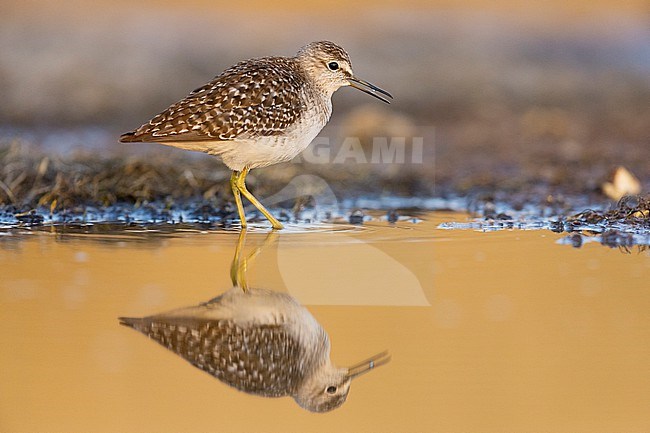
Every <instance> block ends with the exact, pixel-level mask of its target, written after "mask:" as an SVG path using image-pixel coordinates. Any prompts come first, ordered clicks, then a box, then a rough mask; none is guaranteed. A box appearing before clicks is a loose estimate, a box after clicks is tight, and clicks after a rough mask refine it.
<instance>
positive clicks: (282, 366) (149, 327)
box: [120, 317, 302, 397]
mask: <svg viewBox="0 0 650 433" xmlns="http://www.w3.org/2000/svg"><path fill="white" fill-rule="evenodd" d="M120 320H121V323H122V324H124V325H127V326H130V327H132V328H134V329H136V330H138V331H140V332H141V333H143V334H144V335H146V336H148V337H149V338H151V339H153V340H155V341H157V342H158V343H160V344H161V345H163V346H165V347H166V348H167V349H169V350H171V351H172V352H174V353H176V354H177V355H180V356H181V357H183V358H184V359H186V360H187V361H189V362H190V363H191V364H192V365H194V366H195V367H198V368H200V369H201V370H203V371H206V372H208V373H210V374H211V375H213V376H215V377H216V378H218V379H219V380H221V381H222V382H225V383H226V384H228V385H230V386H232V387H235V388H237V389H239V390H241V391H244V392H248V393H251V394H257V395H262V396H266V397H282V396H286V395H292V394H293V393H294V392H295V390H296V389H297V387H298V385H299V383H300V381H301V379H302V374H301V371H300V369H299V365H300V362H299V361H300V355H301V354H300V346H299V344H298V342H297V341H296V340H294V339H293V338H292V337H291V336H290V335H289V334H288V333H287V332H286V329H285V328H284V327H283V326H282V325H261V326H259V325H251V326H245V327H244V326H240V325H237V324H235V323H234V322H232V321H228V320H214V321H207V320H196V319H192V318H188V319H183V318H169V319H161V318H156V317H152V318H143V319H131V318H121V319H120Z"/></svg>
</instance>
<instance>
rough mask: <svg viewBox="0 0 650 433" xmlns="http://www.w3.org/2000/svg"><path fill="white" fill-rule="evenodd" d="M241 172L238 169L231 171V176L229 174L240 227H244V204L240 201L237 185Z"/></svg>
mask: <svg viewBox="0 0 650 433" xmlns="http://www.w3.org/2000/svg"><path fill="white" fill-rule="evenodd" d="M240 176H241V173H240V172H239V171H233V172H232V176H230V188H232V195H234V196H235V204H236V205H237V213H238V214H239V220H240V221H241V228H242V229H245V228H246V214H245V213H244V205H243V204H242V202H241V193H240V192H239V188H238V187H237V182H238V179H239V177H240Z"/></svg>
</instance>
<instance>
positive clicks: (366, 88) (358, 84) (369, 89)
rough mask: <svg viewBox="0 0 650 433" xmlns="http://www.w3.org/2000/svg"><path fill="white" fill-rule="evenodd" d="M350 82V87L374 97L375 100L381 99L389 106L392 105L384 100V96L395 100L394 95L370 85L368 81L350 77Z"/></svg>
mask: <svg viewBox="0 0 650 433" xmlns="http://www.w3.org/2000/svg"><path fill="white" fill-rule="evenodd" d="M348 82H349V83H350V86H352V87H354V88H355V89H359V90H361V91H362V92H364V93H367V94H369V95H371V96H374V97H375V98H377V99H380V100H382V101H384V102H385V103H387V104H390V101H389V100H388V99H386V98H384V97H383V96H382V95H385V96H388V97H389V98H390V99H393V95H391V94H390V93H388V92H387V91H385V90H383V89H380V88H379V87H377V86H375V85H374V84H370V83H369V82H367V81H364V80H361V79H359V78H355V77H350V78H348Z"/></svg>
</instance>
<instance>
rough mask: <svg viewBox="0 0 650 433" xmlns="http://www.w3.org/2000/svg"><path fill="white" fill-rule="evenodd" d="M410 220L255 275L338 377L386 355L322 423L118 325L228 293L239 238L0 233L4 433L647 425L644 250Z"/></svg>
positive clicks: (281, 252) (264, 259)
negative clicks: (291, 312) (310, 320)
mask: <svg viewBox="0 0 650 433" xmlns="http://www.w3.org/2000/svg"><path fill="white" fill-rule="evenodd" d="M422 218H423V221H422V222H419V223H413V222H411V221H402V222H399V223H398V224H397V225H394V226H391V225H388V224H387V223H384V222H374V223H370V224H366V225H364V226H362V227H355V226H348V225H343V224H338V225H333V226H327V225H318V226H310V227H293V228H290V229H289V230H288V231H286V232H280V233H279V235H278V237H277V241H275V242H272V243H271V245H269V246H267V247H266V248H265V249H264V250H263V251H262V252H261V253H260V255H259V256H258V257H257V258H256V259H255V262H254V263H252V264H251V266H250V269H249V272H248V280H249V284H250V285H251V286H253V287H262V288H267V289H272V290H277V291H282V292H288V293H290V294H291V295H292V296H294V297H296V298H297V299H298V300H300V301H301V302H302V303H303V304H304V305H306V307H307V308H308V309H309V311H310V312H311V313H312V314H313V315H314V317H315V318H316V319H317V320H318V321H319V322H320V324H321V325H322V326H323V328H324V329H325V330H326V331H327V332H328V333H329V336H330V338H331V340H332V359H333V361H334V362H335V363H337V364H341V365H348V364H351V363H354V362H356V361H358V360H360V359H363V358H365V357H367V356H368V355H371V354H373V353H377V352H380V351H381V350H384V349H387V350H389V351H390V353H391V355H392V361H391V362H390V363H389V364H388V365H386V366H383V367H381V368H379V369H377V370H376V371H373V372H371V373H370V374H367V375H365V376H363V377H362V378H359V379H358V380H355V382H354V383H353V385H352V390H351V392H350V395H349V397H348V400H347V402H346V403H345V404H344V405H343V406H342V407H341V408H339V409H337V410H335V411H333V412H330V413H327V414H324V415H317V414H312V413H309V412H306V411H304V410H302V409H300V408H299V407H298V406H297V405H296V404H295V403H294V402H293V400H291V399H290V398H280V399H269V398H262V397H254V396H250V395H247V394H244V393H241V392H238V391H236V390H234V389H232V388H229V387H227V386H226V385H224V384H222V383H220V382H219V381H217V380H216V379H214V378H212V377H210V376H209V375H207V374H205V373H203V372H201V371H199V370H198V369H196V368H193V367H192V366H190V365H189V364H187V363H186V362H185V361H183V360H182V359H181V358H179V357H178V356H176V355H175V354H173V353H172V352H170V351H167V350H166V349H164V348H163V347H161V346H159V345H157V344H155V343H154V342H152V341H150V340H148V339H146V338H144V337H143V336H142V335H139V334H138V333H136V332H133V331H131V330H129V329H126V328H124V327H121V326H119V324H118V320H117V317H118V316H145V315H150V314H154V313H159V312H162V311H166V310H170V309H174V308H178V307H183V306H189V305H196V304H198V303H199V302H203V301H206V300H208V299H210V298H212V297H214V296H216V295H218V294H220V293H222V292H223V291H225V290H227V289H229V288H230V287H231V286H232V283H231V281H230V277H229V271H230V263H231V260H232V257H233V254H234V248H235V245H236V242H237V233H236V232H224V231H214V230H213V231H207V232H201V231H198V230H185V231H175V230H171V231H167V232H165V233H162V232H156V231H147V230H137V231H136V230H131V231H122V232H111V233H106V234H96V233H95V234H83V233H78V232H76V233H71V234H62V233H61V230H60V229H52V232H51V233H49V232H47V231H43V232H31V233H30V232H25V233H21V234H15V233H14V234H4V235H2V236H0V272H1V274H0V303H1V304H0V305H1V309H0V311H1V314H2V323H3V326H2V327H1V328H0V338H1V341H2V342H3V350H2V351H1V352H0V365H1V366H2V368H0V389H2V392H0V430H2V431H8V432H9V431H10V432H36V431H65V432H87V431H93V432H116V431H120V432H131V431H132V432H180V431H225V432H251V431H265V432H283V433H284V432H304V431H309V432H332V431H341V432H342V431H356V432H396V431H402V432H421V431H445V432H501V433H503V432H523V431H544V432H568V431H570V432H612V431H625V432H647V431H650V419H649V418H648V416H647V408H648V407H650V374H649V373H648V372H649V370H648V365H650V315H649V314H648V311H650V291H649V289H650V287H649V286H648V281H649V279H650V257H649V255H648V252H647V251H646V252H638V251H637V250H633V251H631V252H630V253H625V252H624V251H623V252H622V251H621V250H618V249H611V248H605V247H603V246H601V245H598V244H596V243H590V244H586V245H584V246H583V247H582V248H580V249H575V248H571V247H570V246H568V245H563V244H560V243H558V242H557V241H558V240H559V239H561V238H562V237H563V236H564V235H560V234H555V233H552V232H550V231H543V230H530V231H529V230H504V231H495V232H481V231H473V230H440V229H438V226H439V224H440V223H442V222H450V221H456V222H465V221H467V216H465V215H463V214H452V213H441V212H436V213H430V214H426V215H424V216H423V217H422ZM265 238H266V232H265V231H264V230H262V229H254V230H252V231H251V232H249V234H248V238H247V243H246V245H245V250H246V251H250V250H252V249H253V248H255V247H257V246H259V245H261V244H262V243H263V241H264V239H265Z"/></svg>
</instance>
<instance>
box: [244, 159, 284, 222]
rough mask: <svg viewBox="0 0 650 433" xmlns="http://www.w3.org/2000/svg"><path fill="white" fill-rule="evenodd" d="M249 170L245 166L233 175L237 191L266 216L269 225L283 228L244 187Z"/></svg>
mask: <svg viewBox="0 0 650 433" xmlns="http://www.w3.org/2000/svg"><path fill="white" fill-rule="evenodd" d="M249 171H250V169H248V168H245V169H243V170H242V171H241V172H240V173H239V174H238V175H237V176H236V177H235V185H236V187H237V189H238V190H239V192H241V194H242V195H243V196H244V197H246V198H247V199H248V200H249V201H250V202H251V203H252V204H253V206H255V207H256V208H257V209H259V211H260V212H262V214H263V215H264V216H265V217H266V219H267V220H269V221H270V222H271V225H272V226H273V228H274V229H276V230H280V229H283V228H284V226H283V225H282V223H280V221H278V220H277V219H275V217H274V216H273V215H271V213H270V212H269V211H268V210H266V208H265V207H264V206H262V203H260V202H259V201H258V200H257V199H256V198H255V196H253V194H251V193H250V192H249V191H248V190H247V189H246V175H247V174H248V172H249ZM235 173H236V172H235ZM233 176H234V174H233ZM233 190H234V189H233ZM242 213H243V211H242ZM242 227H244V226H242Z"/></svg>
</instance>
